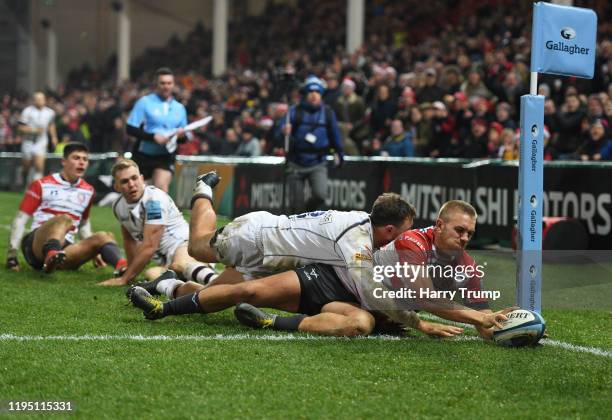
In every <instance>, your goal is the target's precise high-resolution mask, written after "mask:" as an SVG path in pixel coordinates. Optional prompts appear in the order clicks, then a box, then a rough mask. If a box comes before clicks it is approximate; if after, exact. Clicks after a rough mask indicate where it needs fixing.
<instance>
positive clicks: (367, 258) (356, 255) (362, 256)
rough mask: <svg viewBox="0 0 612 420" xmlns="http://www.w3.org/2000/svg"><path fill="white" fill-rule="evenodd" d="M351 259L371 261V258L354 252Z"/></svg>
mask: <svg viewBox="0 0 612 420" xmlns="http://www.w3.org/2000/svg"><path fill="white" fill-rule="evenodd" d="M353 258H354V259H355V260H357V261H372V256H371V255H369V254H364V253H363V252H356V253H355V255H354V256H353Z"/></svg>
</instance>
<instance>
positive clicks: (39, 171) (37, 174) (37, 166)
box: [32, 146, 46, 181]
mask: <svg viewBox="0 0 612 420" xmlns="http://www.w3.org/2000/svg"><path fill="white" fill-rule="evenodd" d="M45 147H46V146H45ZM39 152H40V153H39V154H35V155H34V156H33V159H32V162H33V164H34V175H32V181H36V180H37V179H40V178H42V177H43V174H44V173H45V151H44V150H43V151H40V150H39Z"/></svg>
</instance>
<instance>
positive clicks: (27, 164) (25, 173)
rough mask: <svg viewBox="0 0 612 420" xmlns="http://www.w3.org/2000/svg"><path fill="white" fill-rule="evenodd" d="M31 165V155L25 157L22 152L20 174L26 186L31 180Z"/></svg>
mask: <svg viewBox="0 0 612 420" xmlns="http://www.w3.org/2000/svg"><path fill="white" fill-rule="evenodd" d="M31 167H32V159H31V157H27V158H26V155H25V154H24V157H23V159H22V160H21V176H22V178H23V183H24V185H25V186H26V187H27V186H28V185H29V184H30V182H31V180H30V168H31Z"/></svg>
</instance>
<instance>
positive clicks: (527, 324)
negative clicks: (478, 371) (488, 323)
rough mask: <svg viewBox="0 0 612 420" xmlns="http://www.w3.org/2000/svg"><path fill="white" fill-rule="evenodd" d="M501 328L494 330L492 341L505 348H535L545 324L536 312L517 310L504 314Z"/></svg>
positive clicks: (542, 333)
mask: <svg viewBox="0 0 612 420" xmlns="http://www.w3.org/2000/svg"><path fill="white" fill-rule="evenodd" d="M506 316H507V317H508V320H507V321H505V322H504V324H503V327H502V328H501V329H500V328H494V330H493V341H495V342H496V343H497V344H499V345H501V346H505V347H524V346H535V345H536V344H537V343H538V341H540V339H541V338H542V336H543V335H544V329H545V328H546V323H545V322H544V318H542V317H541V316H540V314H538V313H537V312H533V311H528V310H526V309H517V310H515V311H512V312H509V313H507V314H506Z"/></svg>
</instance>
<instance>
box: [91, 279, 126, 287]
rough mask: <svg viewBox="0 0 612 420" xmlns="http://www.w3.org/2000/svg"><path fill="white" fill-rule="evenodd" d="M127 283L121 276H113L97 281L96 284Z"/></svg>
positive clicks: (115, 284)
mask: <svg viewBox="0 0 612 420" xmlns="http://www.w3.org/2000/svg"><path fill="white" fill-rule="evenodd" d="M126 284H128V282H127V281H125V280H124V279H123V278H122V277H115V278H112V279H108V280H104V281H101V282H100V283H98V286H125V285H126Z"/></svg>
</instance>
